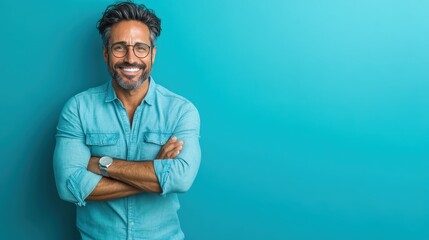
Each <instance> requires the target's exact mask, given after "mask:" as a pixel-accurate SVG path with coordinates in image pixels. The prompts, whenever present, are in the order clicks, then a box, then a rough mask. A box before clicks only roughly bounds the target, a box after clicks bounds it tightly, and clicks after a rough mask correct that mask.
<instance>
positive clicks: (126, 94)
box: [112, 79, 149, 110]
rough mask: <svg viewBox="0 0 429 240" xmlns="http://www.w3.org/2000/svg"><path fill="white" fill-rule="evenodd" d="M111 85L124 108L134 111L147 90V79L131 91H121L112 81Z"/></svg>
mask: <svg viewBox="0 0 429 240" xmlns="http://www.w3.org/2000/svg"><path fill="white" fill-rule="evenodd" d="M112 85H113V88H114V89H115V93H116V96H117V97H118V98H119V100H121V102H122V104H123V105H124V107H125V108H126V109H134V110H135V109H136V108H137V107H138V106H139V105H140V104H141V102H142V101H143V99H144V97H145V96H146V94H147V91H148V90H149V79H146V80H145V81H144V82H143V83H142V84H141V85H140V86H139V87H137V88H135V89H132V90H127V89H123V88H122V87H120V86H119V85H118V84H117V83H116V81H115V80H113V79H112Z"/></svg>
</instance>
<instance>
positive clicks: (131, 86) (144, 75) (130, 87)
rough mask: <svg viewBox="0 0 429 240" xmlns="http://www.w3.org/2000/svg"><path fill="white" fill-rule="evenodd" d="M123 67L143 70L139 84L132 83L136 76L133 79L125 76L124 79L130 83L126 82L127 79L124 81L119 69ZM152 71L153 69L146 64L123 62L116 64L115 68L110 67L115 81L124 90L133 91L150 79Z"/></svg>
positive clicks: (139, 77)
mask: <svg viewBox="0 0 429 240" xmlns="http://www.w3.org/2000/svg"><path fill="white" fill-rule="evenodd" d="M123 67H134V68H139V69H142V73H141V74H140V76H138V81H137V82H133V81H131V80H132V79H133V78H134V76H132V77H127V76H124V78H126V79H128V80H129V81H126V80H125V79H123V78H122V77H121V76H120V75H119V73H118V69H120V68H123ZM151 70H152V68H151V67H148V66H147V65H146V64H145V63H127V62H122V63H116V64H115V65H114V66H113V67H109V73H110V75H111V76H112V78H113V79H114V80H115V82H116V83H117V84H118V85H119V86H120V87H121V88H123V89H124V90H133V89H136V88H138V87H139V86H140V85H142V84H143V82H144V81H145V80H146V79H148V78H149V76H150V72H151Z"/></svg>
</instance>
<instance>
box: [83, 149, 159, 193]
mask: <svg viewBox="0 0 429 240" xmlns="http://www.w3.org/2000/svg"><path fill="white" fill-rule="evenodd" d="M99 159H100V158H98V157H91V159H90V161H89V164H88V170H89V171H91V172H93V173H95V174H99V175H100V174H101V172H100V169H99V167H98V161H99ZM107 172H108V175H109V178H110V180H112V181H113V182H112V181H109V182H104V183H103V184H105V187H106V188H108V187H109V186H108V184H110V183H115V184H118V187H120V188H121V189H122V188H125V189H123V190H126V192H128V191H130V190H135V189H137V190H138V191H140V192H141V191H143V192H154V193H159V192H161V187H160V185H159V182H158V178H157V177H156V174H155V170H154V167H153V161H139V162H131V161H124V160H119V159H114V160H113V163H112V165H111V166H110V167H109V168H108V170H107ZM109 178H107V179H109ZM103 179H104V178H103ZM119 184H123V185H124V186H122V185H120V186H119ZM129 187H131V188H134V189H129ZM114 191H115V190H114V189H113V188H112V189H111V190H110V189H109V190H106V191H105V192H106V193H108V194H110V193H114ZM118 194H126V193H118Z"/></svg>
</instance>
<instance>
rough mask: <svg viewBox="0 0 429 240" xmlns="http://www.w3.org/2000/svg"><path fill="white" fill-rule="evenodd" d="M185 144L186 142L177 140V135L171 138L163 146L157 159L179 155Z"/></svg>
mask: <svg viewBox="0 0 429 240" xmlns="http://www.w3.org/2000/svg"><path fill="white" fill-rule="evenodd" d="M183 144H184V142H183V141H177V137H175V136H174V137H172V138H170V139H169V140H168V142H167V143H166V144H164V146H162V148H161V150H159V152H158V155H156V158H155V159H168V158H175V157H177V156H178V155H179V153H180V151H181V150H182V147H183Z"/></svg>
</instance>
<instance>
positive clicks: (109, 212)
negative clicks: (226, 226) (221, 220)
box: [54, 78, 201, 240]
mask: <svg viewBox="0 0 429 240" xmlns="http://www.w3.org/2000/svg"><path fill="white" fill-rule="evenodd" d="M149 83H150V84H149V90H148V92H147V94H146V97H145V98H144V100H143V101H142V103H141V104H140V106H138V107H137V110H136V111H135V114H134V119H133V123H132V125H131V126H132V127H130V123H129V119H128V115H127V112H126V110H125V108H124V106H123V105H122V103H121V101H120V100H119V99H118V98H117V97H116V94H115V91H114V89H113V86H112V82H111V81H110V82H108V83H106V84H104V85H102V86H99V87H95V88H91V89H89V90H87V91H85V92H82V93H80V94H77V95H76V96H74V97H72V98H71V99H70V100H69V101H68V102H67V103H66V105H65V106H64V108H63V110H62V113H61V115H60V119H59V123H58V126H57V135H56V147H55V152H54V173H55V181H56V184H57V188H58V192H59V195H60V197H61V198H62V199H63V200H66V201H69V202H72V203H75V204H76V205H77V206H78V207H77V214H76V218H77V219H76V224H77V227H78V229H79V232H80V234H81V237H82V238H83V239H103V240H106V239H163V240H164V239H183V238H184V234H183V232H182V230H181V228H180V223H179V219H178V216H177V210H178V209H179V207H180V205H179V201H178V198H177V193H180V192H186V191H187V190H188V189H189V188H190V187H191V185H192V183H193V181H194V179H195V176H196V174H197V172H198V168H199V165H200V159H201V151H200V145H199V132H200V118H199V114H198V111H197V109H196V108H195V107H194V105H192V103H190V102H189V101H188V100H186V99H185V98H183V97H181V96H178V95H176V94H174V93H172V92H170V91H168V90H167V89H165V88H164V87H162V86H160V85H157V84H156V83H155V81H154V80H153V79H152V78H151V79H150V82H149ZM172 136H177V138H178V139H179V140H183V141H184V143H185V144H184V145H183V149H182V151H181V152H180V154H179V155H178V156H177V157H176V158H175V159H163V160H158V159H157V160H155V161H154V167H155V173H156V176H157V177H158V180H159V183H160V186H161V188H162V193H161V194H154V193H140V194H137V195H133V196H129V197H124V198H118V199H114V200H109V201H85V199H86V198H87V197H88V195H89V194H90V193H91V192H92V191H93V190H94V188H95V186H96V185H97V183H98V182H99V181H100V179H101V178H102V176H100V175H97V174H94V173H91V172H89V171H88V170H87V165H88V161H89V158H90V156H100V157H101V156H111V157H113V158H117V159H125V160H128V161H145V160H154V159H155V157H156V155H157V153H158V152H159V150H160V148H161V146H162V145H164V144H165V143H166V141H167V140H168V139H169V138H170V137H172Z"/></svg>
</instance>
